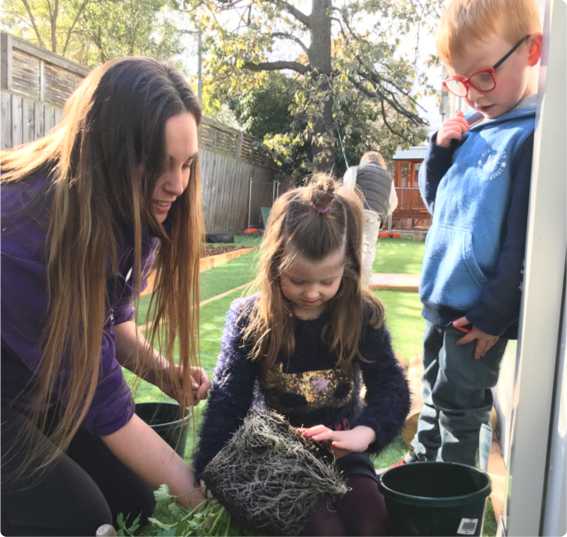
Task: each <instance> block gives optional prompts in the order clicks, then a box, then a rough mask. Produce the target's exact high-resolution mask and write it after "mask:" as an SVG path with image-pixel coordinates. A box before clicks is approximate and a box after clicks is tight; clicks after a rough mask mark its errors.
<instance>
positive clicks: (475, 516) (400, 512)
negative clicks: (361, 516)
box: [380, 462, 490, 535]
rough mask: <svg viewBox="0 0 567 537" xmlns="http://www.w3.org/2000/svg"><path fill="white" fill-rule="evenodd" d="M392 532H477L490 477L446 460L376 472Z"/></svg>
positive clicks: (437, 533) (415, 533) (478, 532)
mask: <svg viewBox="0 0 567 537" xmlns="http://www.w3.org/2000/svg"><path fill="white" fill-rule="evenodd" d="M380 490H381V491H382V494H384V499H385V501H386V507H387V509H388V513H389V516H390V523H391V528H390V529H391V534H392V535H480V532H481V529H482V522H483V517H484V507H485V504H486V498H487V496H488V495H489V494H490V479H489V478H488V475H486V474H485V473H483V472H481V471H479V470H477V469H476V468H473V467H472V466H467V465H465V464H457V463H450V462H419V463H415V464H405V465H401V466H397V467H395V468H391V469H390V470H388V471H386V472H385V473H384V474H382V476H380Z"/></svg>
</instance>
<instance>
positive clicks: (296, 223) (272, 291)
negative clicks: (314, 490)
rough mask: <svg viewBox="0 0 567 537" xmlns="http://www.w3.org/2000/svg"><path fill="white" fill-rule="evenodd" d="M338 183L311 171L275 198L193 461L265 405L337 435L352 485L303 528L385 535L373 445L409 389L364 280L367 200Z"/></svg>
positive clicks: (390, 433)
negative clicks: (252, 283) (310, 178)
mask: <svg viewBox="0 0 567 537" xmlns="http://www.w3.org/2000/svg"><path fill="white" fill-rule="evenodd" d="M336 188H337V186H336V184H335V182H334V181H333V180H331V179H329V178H328V177H326V176H316V177H314V182H312V183H311V184H309V185H308V186H305V187H301V188H296V189H294V190H291V191H289V192H287V193H285V194H284V195H282V196H281V197H280V198H279V199H278V200H277V201H276V202H275V203H274V206H273V208H272V210H271V213H270V220H269V223H268V228H267V230H266V234H265V236H264V240H263V243H262V247H261V260H260V267H259V271H258V276H257V280H256V283H257V286H258V289H259V293H258V294H257V295H254V296H252V297H248V298H245V299H239V300H236V301H235V302H234V303H233V304H232V306H231V309H230V311H229V313H228V316H227V321H226V326H225V332H224V336H223V340H222V347H221V353H220V356H219V360H218V363H217V367H216V371H215V376H214V381H213V388H212V393H211V394H210V398H209V403H208V408H207V411H206V413H205V416H204V421H203V426H202V429H201V432H200V443H199V446H198V448H197V452H196V454H195V458H194V468H195V472H196V473H195V475H196V477H197V478H200V476H201V474H202V472H203V469H204V468H205V466H206V465H207V464H208V462H209V461H210V460H211V459H212V458H213V457H214V456H215V455H216V454H217V453H218V452H219V451H220V450H221V449H222V447H223V446H224V445H225V444H226V442H227V441H228V439H229V438H230V437H231V435H232V433H234V432H235V431H236V429H238V427H239V426H240V424H241V423H242V421H243V419H244V417H245V416H246V414H247V413H248V411H249V409H250V408H251V407H252V406H253V405H256V404H262V402H265V404H266V405H267V406H268V407H269V408H271V409H273V410H276V411H278V412H279V413H281V414H283V415H284V416H285V417H286V418H287V419H288V420H289V422H290V423H291V425H293V426H296V427H299V428H301V429H300V430H301V431H302V432H303V434H304V435H305V436H306V437H309V438H312V439H313V440H315V441H317V442H328V443H329V444H330V446H331V448H332V449H333V451H334V453H335V455H336V457H337V459H338V460H337V464H338V465H339V467H340V468H341V469H342V470H343V472H344V474H345V477H346V479H347V484H348V486H349V487H350V489H351V490H350V492H348V493H347V494H346V495H345V496H344V497H343V498H342V499H341V500H340V501H339V502H337V504H336V505H335V506H332V505H328V503H329V502H322V503H321V504H320V505H319V506H318V508H317V509H316V510H315V512H313V513H312V514H311V515H310V518H309V520H308V522H307V525H306V527H305V528H304V534H305V535H383V534H385V532H386V531H387V530H386V513H385V508H384V503H383V498H382V496H381V494H380V492H379V490H378V486H377V482H376V474H375V471H374V467H373V465H372V462H371V460H370V458H369V455H368V452H378V451H380V450H381V449H382V448H384V446H386V445H387V444H388V443H389V442H391V441H392V440H393V439H394V438H395V437H396V435H397V434H398V433H399V432H400V429H401V427H402V425H403V423H404V419H405V417H406V415H407V413H408V410H409V391H408V386H407V383H406V380H405V378H404V374H403V372H402V370H401V368H400V366H399V365H398V363H397V361H396V358H395V356H394V353H393V351H392V347H391V344H390V335H389V333H388V331H387V329H386V328H385V326H384V318H383V317H384V314H383V308H382V305H381V304H380V302H379V301H378V300H377V299H376V298H374V297H373V296H372V295H371V294H370V293H369V292H367V291H366V289H363V288H362V287H361V282H360V270H361V265H360V250H361V235H362V233H361V223H362V203H361V201H360V199H359V197H358V196H357V194H355V192H354V191H352V190H350V189H348V188H346V187H341V188H339V189H336ZM256 383H258V385H259V395H260V397H258V398H256V399H255V398H254V386H255V384H256ZM362 386H365V388H366V393H365V396H364V400H362V398H361V388H362Z"/></svg>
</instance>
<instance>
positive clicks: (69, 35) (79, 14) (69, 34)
mask: <svg viewBox="0 0 567 537" xmlns="http://www.w3.org/2000/svg"><path fill="white" fill-rule="evenodd" d="M88 3H89V0H83V3H82V4H81V5H80V6H79V9H78V10H77V13H76V15H75V18H74V19H73V22H72V23H71V26H70V28H69V31H68V32H67V37H66V38H65V44H64V45H63V52H62V54H63V56H65V52H67V47H68V46H69V42H70V40H71V35H72V34H73V30H74V29H75V25H76V24H77V22H78V20H79V18H80V17H81V15H82V13H83V11H84V9H85V7H86V6H87V4H88Z"/></svg>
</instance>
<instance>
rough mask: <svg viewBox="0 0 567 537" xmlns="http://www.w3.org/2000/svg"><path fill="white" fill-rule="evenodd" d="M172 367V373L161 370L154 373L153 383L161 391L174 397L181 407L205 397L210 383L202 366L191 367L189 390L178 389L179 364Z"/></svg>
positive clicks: (181, 379)
mask: <svg viewBox="0 0 567 537" xmlns="http://www.w3.org/2000/svg"><path fill="white" fill-rule="evenodd" d="M173 367H174V372H173V375H171V374H170V373H169V372H166V371H162V372H160V373H159V374H156V375H155V378H154V379H153V380H155V382H152V383H153V384H155V385H156V386H157V387H158V388H159V389H160V390H161V391H162V392H163V393H165V394H166V395H169V396H170V397H172V398H173V399H175V400H176V401H177V402H178V403H179V404H180V405H181V406H182V407H188V406H193V405H196V404H197V403H198V402H199V401H202V400H203V399H206V398H207V395H208V393H209V388H210V387H211V383H210V382H209V378H208V377H207V373H206V372H205V370H204V369H203V368H202V367H191V392H190V393H188V392H186V391H185V392H181V393H180V391H179V386H182V385H183V372H182V369H181V367H180V366H178V365H176V366H173Z"/></svg>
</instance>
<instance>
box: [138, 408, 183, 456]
mask: <svg viewBox="0 0 567 537" xmlns="http://www.w3.org/2000/svg"><path fill="white" fill-rule="evenodd" d="M136 414H137V415H138V416H139V417H140V418H142V419H143V420H144V421H145V422H146V423H147V424H148V425H149V426H150V427H151V428H152V429H153V430H154V431H155V432H156V433H158V434H159V435H160V436H161V437H162V438H163V439H164V440H165V441H166V442H167V443H168V444H169V445H170V446H171V447H172V448H173V449H174V450H175V451H177V453H179V455H180V456H181V457H183V455H184V453H185V444H186V442H187V426H188V424H189V418H190V416H189V414H187V415H186V416H185V417H181V412H180V408H179V405H178V404H177V403H137V404H136Z"/></svg>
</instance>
